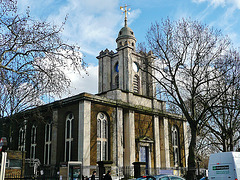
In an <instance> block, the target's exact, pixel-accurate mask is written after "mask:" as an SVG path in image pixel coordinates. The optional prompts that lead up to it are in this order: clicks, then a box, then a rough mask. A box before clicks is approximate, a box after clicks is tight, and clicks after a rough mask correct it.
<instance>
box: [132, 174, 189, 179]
mask: <svg viewBox="0 0 240 180" xmlns="http://www.w3.org/2000/svg"><path fill="white" fill-rule="evenodd" d="M136 180H185V179H184V178H182V177H180V176H174V175H169V174H161V175H156V176H142V177H140V178H137V179H136Z"/></svg>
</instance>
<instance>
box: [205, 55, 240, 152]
mask: <svg viewBox="0 0 240 180" xmlns="http://www.w3.org/2000/svg"><path fill="white" fill-rule="evenodd" d="M233 54H234V55H235V58H236V59H237V61H236V64H235V68H233V69H231V71H229V72H228V74H227V75H226V76H224V77H223V78H222V80H221V82H223V83H219V87H218V88H217V89H218V91H219V93H222V96H221V98H220V99H219V101H218V103H217V106H215V107H214V108H212V109H211V110H210V113H209V121H208V123H207V124H206V127H207V128H208V130H209V131H210V132H211V138H209V141H210V142H211V144H212V145H213V146H215V148H217V149H218V151H223V152H226V151H233V150H234V148H235V149H236V148H237V146H238V145H239V140H240V135H239V131H240V82H239V73H240V72H239V68H240V62H239V55H238V53H236V52H234V53H233ZM229 79H230V81H234V82H235V83H233V84H232V86H230V87H229Z"/></svg>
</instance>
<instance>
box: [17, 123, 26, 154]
mask: <svg viewBox="0 0 240 180" xmlns="http://www.w3.org/2000/svg"><path fill="white" fill-rule="evenodd" d="M18 150H19V151H25V128H24V127H21V128H20V129H19V136H18Z"/></svg>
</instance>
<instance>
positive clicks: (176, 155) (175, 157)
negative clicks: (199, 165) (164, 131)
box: [172, 126, 180, 166]
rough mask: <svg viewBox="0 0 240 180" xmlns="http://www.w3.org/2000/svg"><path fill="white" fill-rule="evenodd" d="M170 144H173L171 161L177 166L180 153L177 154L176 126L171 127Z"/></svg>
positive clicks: (177, 138) (177, 133)
mask: <svg viewBox="0 0 240 180" xmlns="http://www.w3.org/2000/svg"><path fill="white" fill-rule="evenodd" d="M172 146H173V161H174V166H179V162H180V154H179V150H180V149H179V132H178V128H177V127H176V126H173V127H172Z"/></svg>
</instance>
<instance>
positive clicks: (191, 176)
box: [187, 126, 197, 180]
mask: <svg viewBox="0 0 240 180" xmlns="http://www.w3.org/2000/svg"><path fill="white" fill-rule="evenodd" d="M196 129H197V128H196V127H193V126H192V127H191V142H190V145H189V156H188V171H187V180H195V179H196V161H195V160H196V159H195V158H196V157H195V156H196V140H197V130H196Z"/></svg>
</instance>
